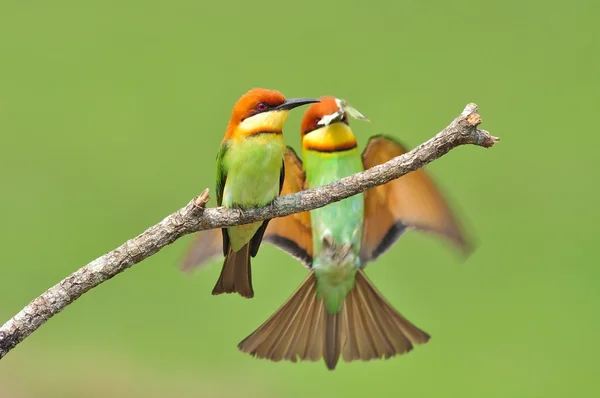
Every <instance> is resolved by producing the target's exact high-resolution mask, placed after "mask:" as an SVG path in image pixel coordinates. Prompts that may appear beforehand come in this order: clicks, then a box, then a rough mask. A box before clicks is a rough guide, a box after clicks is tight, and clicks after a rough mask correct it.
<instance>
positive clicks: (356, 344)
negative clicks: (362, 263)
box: [238, 270, 429, 370]
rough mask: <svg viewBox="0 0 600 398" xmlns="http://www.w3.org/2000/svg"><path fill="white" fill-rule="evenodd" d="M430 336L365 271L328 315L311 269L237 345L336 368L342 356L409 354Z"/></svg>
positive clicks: (362, 357)
mask: <svg viewBox="0 0 600 398" xmlns="http://www.w3.org/2000/svg"><path fill="white" fill-rule="evenodd" d="M428 340H429V335H427V333H425V332H423V331H421V330H420V329H418V328H417V327H416V326H414V325H412V324H411V323H410V322H409V321H408V320H406V319H405V318H404V317H403V316H402V315H400V314H399V313H398V312H397V311H396V310H394V309H393V308H392V307H391V306H390V305H389V304H388V303H387V301H386V300H385V299H384V298H383V297H382V296H381V294H380V293H379V292H378V291H377V290H376V289H375V287H374V286H373V285H372V284H371V282H369V280H368V279H367V277H366V276H365V275H364V273H363V272H362V271H361V270H359V271H358V272H357V274H356V284H355V288H354V289H353V290H352V291H351V292H350V294H348V296H347V297H346V300H345V301H344V305H343V306H342V309H341V311H340V312H338V313H337V314H329V313H327V310H326V309H325V305H324V303H323V301H321V300H317V298H316V278H315V276H314V274H313V272H311V273H310V275H309V276H308V277H307V278H306V279H305V280H304V282H303V283H302V285H300V287H299V288H298V289H297V290H296V292H294V294H293V295H292V296H291V297H290V298H289V299H288V301H286V302H285V303H284V304H283V306H281V308H280V309H279V310H277V312H275V314H273V315H272V316H271V318H269V319H268V320H267V321H266V322H265V323H263V324H262V325H261V326H260V327H259V328H258V329H257V330H256V331H254V332H253V333H252V334H251V335H250V336H248V337H246V339H244V340H243V341H242V342H241V343H240V344H238V348H239V349H240V350H241V351H243V352H247V353H249V354H250V355H252V356H256V357H258V358H264V359H269V360H271V361H276V362H277V361H281V360H288V361H292V362H296V361H297V360H308V361H318V360H320V359H321V358H324V360H325V364H326V365H327V368H329V369H330V370H333V369H335V367H336V365H337V362H338V360H339V357H340V355H341V356H342V357H343V359H344V361H346V362H350V361H353V360H363V361H368V360H371V359H378V358H390V357H392V356H395V355H400V354H403V353H406V352H408V351H410V350H411V349H412V347H413V346H412V344H413V343H414V344H419V343H426V342H427V341H428Z"/></svg>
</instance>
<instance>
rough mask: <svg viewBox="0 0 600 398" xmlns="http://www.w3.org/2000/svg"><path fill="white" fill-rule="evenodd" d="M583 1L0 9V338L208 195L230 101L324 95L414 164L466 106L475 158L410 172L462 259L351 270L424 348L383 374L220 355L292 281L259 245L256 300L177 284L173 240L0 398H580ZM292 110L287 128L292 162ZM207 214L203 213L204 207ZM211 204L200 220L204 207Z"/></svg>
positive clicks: (420, 239) (8, 365)
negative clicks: (51, 293)
mask: <svg viewBox="0 0 600 398" xmlns="http://www.w3.org/2000/svg"><path fill="white" fill-rule="evenodd" d="M599 13H600V6H599V5H598V2H594V1H572V2H564V1H560V2H559V1H541V0H536V1H526V2H521V1H494V2H491V1H489V2H477V1H455V2H447V1H441V0H439V1H402V2H391V1H385V2H383V1H381V2H377V1H366V2H365V1H360V2H359V1H349V2H345V3H338V2H325V1H314V0H307V1H302V2H282V1H280V2H264V1H263V2H261V1H254V2H248V1H245V2H236V1H227V2H225V1H223V2H206V1H184V0H173V1H169V2H166V1H165V2H156V1H154V2H149V1H125V2H123V1H102V2H100V1H95V2H91V1H88V2H85V1H73V0H68V1H61V0H57V1H53V2H50V1H27V2H25V1H15V0H1V1H0V136H1V141H0V184H1V185H0V187H1V188H0V190H1V191H0V193H1V195H0V219H1V224H0V247H1V250H0V323H3V322H4V321H5V320H8V319H9V318H10V317H11V316H12V315H14V314H15V313H16V312H18V311H19V310H20V309H21V308H22V307H23V306H24V305H26V304H27V303H28V302H29V301H30V300H31V299H33V298H34V297H36V296H37V295H39V294H40V293H42V292H43V291H44V290H45V289H47V288H48V287H50V286H51V285H53V284H55V283H56V282H58V281H59V280H60V279H62V278H63V277H65V276H67V275H68V274H69V273H71V272H72V271H75V270H76V269H77V268H79V267H81V266H83V265H84V264H86V263H87V262H89V261H91V260H93V259H94V258H96V257H98V256H100V255H102V254H103V253H105V252H107V251H109V250H111V249H113V248H114V247H116V246H118V245H120V244H121V243H123V242H124V241H125V240H127V239H129V238H131V237H134V236H135V235H137V234H138V233H140V232H142V231H143V230H144V229H145V228H147V227H149V226H151V225H153V224H154V223H156V222H158V221H159V220H161V219H162V218H163V217H164V216H166V215H167V214H170V213H171V212H173V211H175V210H176V209H178V208H180V207H181V206H183V205H185V204H186V203H187V202H188V201H189V200H190V199H191V198H192V197H193V196H194V195H197V194H199V193H200V192H201V191H202V190H203V189H204V188H206V187H210V188H211V189H212V188H213V186H214V174H215V155H216V152H217V148H218V146H219V143H220V141H221V139H222V136H223V133H224V131H225V126H226V123H227V121H228V118H229V116H230V113H231V108H232V106H233V104H234V102H235V101H236V100H237V99H238V97H239V96H240V95H242V94H243V93H244V92H246V91H247V90H248V89H250V88H252V87H257V86H258V87H267V88H275V89H278V90H280V91H282V92H283V93H284V94H285V95H286V96H288V97H297V96H320V95H335V96H338V97H341V98H345V99H347V100H348V101H349V102H350V103H351V104H353V105H354V106H356V107H357V108H358V109H359V110H360V111H362V112H363V113H364V114H365V115H367V116H368V117H369V118H370V119H371V120H372V123H370V124H369V123H362V122H354V123H353V127H354V131H355V132H356V134H357V136H358V139H359V144H360V145H361V146H363V145H364V144H365V143H366V141H367V139H368V137H369V136H371V135H374V134H379V133H386V134H391V135H394V136H395V137H397V138H398V139H401V140H402V141H404V142H405V143H407V144H408V145H409V146H411V147H414V146H416V145H418V144H419V143H421V142H423V141H425V140H426V139H428V138H430V137H431V136H433V135H434V134H435V133H437V132H438V131H440V130H441V129H442V128H443V127H445V126H446V125H447V124H448V123H449V122H450V121H451V120H452V119H453V118H454V117H455V116H456V115H458V114H459V113H460V112H461V111H462V109H463V107H464V106H465V105H466V104H467V103H468V102H476V103H477V104H478V105H479V110H480V113H481V115H482V117H483V124H482V128H485V129H487V130H489V131H490V132H492V134H494V135H497V136H500V137H501V139H502V141H501V142H500V143H499V144H498V145H497V146H496V147H494V148H492V149H487V150H486V149H482V148H478V147H460V148H458V149H456V150H454V151H452V152H451V153H450V154H448V155H447V156H445V157H443V158H442V159H440V160H437V161H435V162H434V163H433V164H431V165H430V166H428V168H427V169H428V170H429V171H430V172H431V173H432V174H433V175H434V177H435V178H436V180H437V181H438V182H439V183H440V185H441V186H442V187H443V188H444V190H445V192H447V194H448V197H449V198H450V200H451V201H452V203H453V204H454V205H455V208H456V209H457V212H459V214H460V215H461V217H462V218H463V219H464V220H465V224H466V225H467V226H468V228H469V231H470V233H471V234H472V235H473V236H474V237H475V238H476V239H477V242H478V246H477V250H476V251H475V253H474V254H473V255H472V256H471V257H470V258H469V259H468V261H466V262H461V260H460V256H459V255H458V253H457V252H456V251H455V250H453V249H452V248H451V247H450V246H448V245H447V244H446V243H445V242H443V241H440V240H439V239H435V238H432V237H429V236H424V235H420V234H418V233H414V232H411V233H409V234H407V235H405V236H404V237H403V238H402V239H401V240H400V241H399V242H398V243H397V244H396V245H395V246H394V247H393V248H392V249H391V250H390V251H389V252H388V253H386V254H385V255H384V256H382V257H381V258H380V259H379V260H378V261H377V262H376V263H374V264H372V265H371V266H370V267H369V268H368V271H367V272H368V274H369V276H370V277H371V279H372V280H373V282H374V283H375V284H376V286H377V287H378V288H379V289H380V290H381V291H382V292H383V294H384V295H385V296H386V297H387V298H388V299H389V301H390V302H391V303H392V304H393V305H394V306H395V307H396V308H397V309H398V310H399V311H400V312H402V313H403V314H404V315H406V316H407V317H408V318H409V319H410V320H411V321H413V322H414V323H415V324H416V325H418V326H419V327H421V328H423V329H424V330H426V331H427V332H429V333H430V334H431V335H432V340H431V341H430V342H429V343H428V344H426V345H423V346H418V347H417V348H416V349H415V350H414V351H413V352H411V353H410V354H409V355H406V356H401V357H398V358H395V359H392V360H388V361H374V362H370V363H360V362H357V363H351V364H346V363H340V365H339V366H338V368H337V369H336V370H335V372H328V371H327V370H326V368H325V365H324V364H323V363H322V362H318V363H310V362H309V363H300V364H291V363H271V362H267V361H262V360H257V359H254V358H252V357H250V356H248V355H246V354H243V353H240V352H238V350H237V348H236V344H237V343H238V342H239V341H240V340H241V339H242V338H244V337H245V336H246V335H248V334H249V333H250V332H252V331H253V330H254V329H255V328H256V327H257V326H258V325H259V324H260V323H261V322H262V321H263V320H265V319H266V318H267V317H268V316H269V315H270V314H271V313H272V312H273V311H274V310H275V309H277V308H278V307H279V305H280V304H281V303H282V302H283V301H284V300H285V299H286V298H287V297H288V296H289V295H290V294H291V292H292V291H293V290H294V289H295V288H296V287H297V286H298V285H299V283H300V282H301V281H302V280H303V278H304V276H305V274H306V271H305V270H304V268H303V267H302V266H301V265H300V264H299V263H297V262H295V261H294V260H293V259H291V258H290V257H288V256H287V255H285V254H284V253H282V252H280V251H278V250H277V249H275V248H274V247H273V246H269V245H265V246H264V247H263V248H262V249H261V252H260V253H259V256H258V257H257V258H256V259H255V260H254V264H255V266H254V269H255V272H254V273H253V274H254V284H255V290H256V292H257V294H256V297H255V298H254V299H253V300H250V301H248V300H243V299H241V298H239V297H236V296H233V295H228V296H225V297H224V296H220V297H213V296H212V295H211V294H210V291H211V289H212V287H213V284H214V282H215V281H216V279H217V276H218V273H219V270H220V261H215V263H214V265H212V266H211V267H209V268H208V269H206V270H205V271H201V272H197V273H195V274H193V275H192V276H187V275H184V274H182V273H180V272H179V271H178V269H177V262H178V260H179V259H180V258H181V256H182V255H183V254H184V252H185V250H186V249H187V247H188V244H189V242H190V237H189V236H188V237H185V238H184V239H182V240H180V241H178V242H176V243H175V244H174V245H172V246H169V247H167V248H165V249H164V250H163V251H161V252H160V253H158V254H157V255H155V256H153V257H151V258H150V259H148V260H146V261H144V262H143V263H141V264H139V265H136V266H134V267H133V268H132V269H131V270H128V271H127V272H125V273H124V274H122V275H119V276H118V277H116V278H115V279H112V280H110V281H108V282H107V283H105V284H103V285H101V286H100V287H98V288H97V289H94V290H92V291H91V292H89V293H88V294H86V295H84V296H83V297H82V298H81V299H80V300H78V301H77V302H75V303H74V304H73V305H71V306H69V307H68V308H67V309H66V310H65V311H64V312H62V313H61V314H59V315H57V316H56V317H55V318H53V319H52V320H51V321H49V322H48V323H47V324H46V325H44V326H43V327H41V328H40V329H39V330H38V331H37V332H36V333H34V334H33V335H32V336H31V337H29V338H28V339H27V340H26V341H25V342H23V343H22V344H20V345H19V346H18V347H17V348H16V349H15V350H13V351H12V352H11V353H9V354H8V356H7V357H6V358H4V359H3V360H2V361H0V396H2V397H163V396H181V397H229V396H244V397H282V396H289V397H300V396H302V397H307V396H310V397H322V396H347V397H350V396H352V397H354V396H357V397H358V396H363V397H364V396H366V394H375V395H374V396H404V397H421V396H431V397H489V398H491V397H565V396H575V395H576V396H578V397H592V396H598V394H600V380H599V378H598V357H599V356H600V343H598V338H599V334H600V319H599V316H598V307H599V304H600V270H599V265H600V264H598V257H599V256H598V249H597V243H596V242H595V241H596V237H597V224H598V222H599V221H600V217H599V216H600V214H599V212H598V209H597V204H596V203H598V200H600V197H599V189H598V183H599V180H598V173H597V170H598V163H597V146H598V144H599V143H600V140H599V138H598V133H597V131H596V129H595V125H597V120H596V117H595V115H596V113H597V112H598V106H599V105H600V103H599V100H598V98H599V97H598V92H599V84H598V83H599V80H600V77H599V76H600V72H599V70H600V56H599V50H598V38H599V37H600V29H599V28H597V27H596V26H598V20H597V17H598V15H599ZM301 116H302V111H295V112H293V113H292V115H291V117H290V119H289V121H288V124H287V125H286V130H285V131H286V137H287V141H288V143H289V144H291V145H292V146H294V147H295V148H299V142H300V137H299V132H298V125H299V121H300V118H301ZM213 197H214V195H213ZM214 203H215V202H214V199H213V200H211V205H214Z"/></svg>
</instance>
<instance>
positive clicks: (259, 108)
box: [256, 102, 267, 111]
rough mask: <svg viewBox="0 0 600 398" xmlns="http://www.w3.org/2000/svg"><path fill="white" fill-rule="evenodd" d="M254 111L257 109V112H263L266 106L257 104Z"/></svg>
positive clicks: (261, 103)
mask: <svg viewBox="0 0 600 398" xmlns="http://www.w3.org/2000/svg"><path fill="white" fill-rule="evenodd" d="M256 109H258V110H259V111H264V110H266V109H267V104H265V103H264V102H259V103H258V105H256Z"/></svg>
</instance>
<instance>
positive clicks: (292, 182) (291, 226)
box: [263, 147, 313, 268]
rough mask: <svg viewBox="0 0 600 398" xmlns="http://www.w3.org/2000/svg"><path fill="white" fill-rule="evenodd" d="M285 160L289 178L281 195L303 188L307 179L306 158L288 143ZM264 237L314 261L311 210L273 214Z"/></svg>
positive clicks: (304, 259) (302, 259) (306, 262)
mask: <svg viewBox="0 0 600 398" xmlns="http://www.w3.org/2000/svg"><path fill="white" fill-rule="evenodd" d="M284 163H285V178H284V181H283V187H282V189H281V194H280V196H284V195H288V194H292V193H296V192H299V191H302V190H303V189H304V179H305V176H304V171H302V160H300V158H299V157H298V155H296V152H294V150H293V149H292V148H291V147H287V150H286V151H285V155H284ZM263 240H264V241H265V242H269V243H271V244H273V245H275V246H277V247H278V248H279V249H281V250H284V251H286V252H288V253H289V254H290V255H292V256H293V257H295V258H296V259H298V260H299V261H300V262H302V263H303V264H304V265H305V266H306V267H308V268H310V266H311V265H312V255H313V247H312V229H311V226H310V213H309V212H302V213H296V214H290V215H289V216H286V217H278V218H272V219H271V221H270V222H269V225H268V227H267V230H266V231H265V235H264V237H263Z"/></svg>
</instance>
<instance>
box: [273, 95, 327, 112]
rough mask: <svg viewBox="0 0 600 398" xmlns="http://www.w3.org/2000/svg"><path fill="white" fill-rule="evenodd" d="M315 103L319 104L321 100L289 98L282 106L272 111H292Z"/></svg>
mask: <svg viewBox="0 0 600 398" xmlns="http://www.w3.org/2000/svg"><path fill="white" fill-rule="evenodd" d="M315 102H321V100H318V99H313V98H291V99H289V100H286V101H285V102H284V103H283V104H281V105H279V106H276V107H275V108H274V109H273V110H275V111H289V110H290V109H294V108H297V107H299V106H302V105H307V104H314V103H315Z"/></svg>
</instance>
